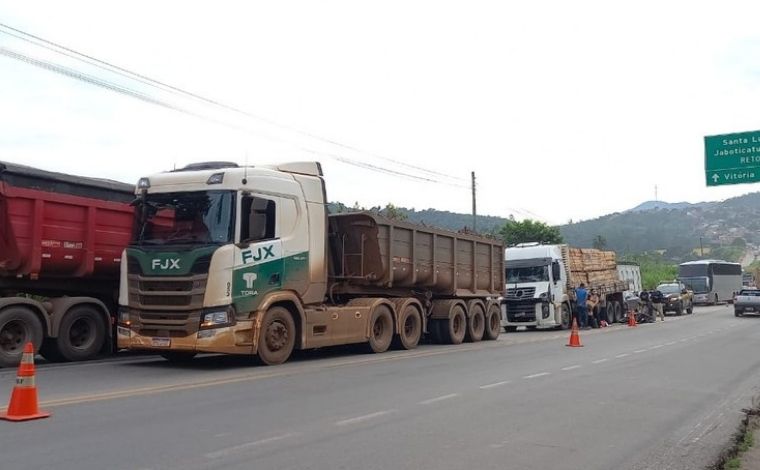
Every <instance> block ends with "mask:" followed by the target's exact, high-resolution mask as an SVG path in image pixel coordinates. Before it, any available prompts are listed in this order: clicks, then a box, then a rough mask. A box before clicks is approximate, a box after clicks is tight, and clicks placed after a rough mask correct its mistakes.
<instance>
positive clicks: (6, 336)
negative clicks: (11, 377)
mask: <svg viewBox="0 0 760 470" xmlns="http://www.w3.org/2000/svg"><path fill="white" fill-rule="evenodd" d="M44 334H45V333H44V331H43V329H42V322H40V320H39V318H37V315H35V314H34V312H32V311H31V310H29V309H28V308H24V307H8V308H6V309H3V310H2V311H0V367H15V366H17V365H18V364H19V362H21V355H22V354H23V352H24V346H25V345H26V343H28V342H31V343H32V344H33V345H34V350H35V351H37V350H39V348H40V346H41V345H42V338H43V336H44Z"/></svg>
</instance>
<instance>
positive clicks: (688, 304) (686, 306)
mask: <svg viewBox="0 0 760 470" xmlns="http://www.w3.org/2000/svg"><path fill="white" fill-rule="evenodd" d="M655 290H658V291H660V292H662V295H663V296H665V304H664V305H663V310H664V311H665V312H675V314H676V315H681V314H682V313H683V312H684V311H686V313H688V314H691V313H693V312H694V293H693V292H691V291H690V290H689V289H687V288H686V286H685V285H684V284H683V283H681V282H667V283H662V284H660V285H659V286H657V288H656V289H655Z"/></svg>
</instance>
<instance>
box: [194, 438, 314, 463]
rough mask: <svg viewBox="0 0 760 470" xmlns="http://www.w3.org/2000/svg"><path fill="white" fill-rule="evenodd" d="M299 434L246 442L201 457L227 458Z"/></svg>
mask: <svg viewBox="0 0 760 470" xmlns="http://www.w3.org/2000/svg"><path fill="white" fill-rule="evenodd" d="M299 434H300V433H293V432H291V433H288V434H283V435H281V436H274V437H268V438H266V439H260V440H258V441H253V442H246V443H245V444H240V445H237V446H232V447H227V448H225V449H221V450H217V451H215V452H209V453H208V454H203V456H204V457H206V458H207V459H218V458H220V457H225V456H227V455H229V454H232V453H235V452H240V451H241V450H245V449H249V448H251V447H257V446H260V445H264V444H269V443H271V442H277V441H282V440H285V439H288V438H291V437H295V436H297V435H299Z"/></svg>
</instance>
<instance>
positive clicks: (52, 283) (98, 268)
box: [0, 162, 134, 366]
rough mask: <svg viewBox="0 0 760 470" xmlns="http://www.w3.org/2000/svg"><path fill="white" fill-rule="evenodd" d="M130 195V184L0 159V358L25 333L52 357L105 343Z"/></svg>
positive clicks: (15, 351) (2, 360) (87, 352)
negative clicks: (57, 171)
mask: <svg viewBox="0 0 760 470" xmlns="http://www.w3.org/2000/svg"><path fill="white" fill-rule="evenodd" d="M133 199H134V187H133V186H132V185H128V184H124V183H118V182H114V181H108V180H101V179H95V178H83V177H78V176H72V175H65V174H61V173H53V172H48V171H43V170H38V169H36V168H31V167H28V166H24V165H17V164H12V163H4V162H0V294H2V295H1V296H0V366H8V365H12V364H13V363H17V362H18V360H19V358H20V356H21V349H22V348H23V345H24V343H25V342H26V341H32V342H33V343H34V344H35V346H36V347H37V348H40V347H41V348H42V353H43V354H44V355H45V356H46V357H48V358H50V359H58V360H78V359H86V358H89V357H91V356H93V355H95V354H97V352H98V351H99V350H100V349H102V347H103V346H104V344H105V345H107V344H109V343H110V341H109V339H110V337H111V334H110V332H111V315H112V313H113V314H115V312H113V309H112V307H113V305H114V303H115V300H116V298H115V295H116V293H117V291H118V282H119V272H120V263H121V255H122V251H123V250H124V248H125V247H126V245H127V244H128V243H129V239H130V237H131V232H132V224H133V208H132V207H131V206H130V202H131V201H132V200H133ZM18 294H25V295H24V296H18ZM29 295H31V296H34V299H38V300H33V299H30V298H28V296H29ZM40 298H45V299H47V300H46V301H44V302H43V301H39V299H40ZM43 340H44V346H43Z"/></svg>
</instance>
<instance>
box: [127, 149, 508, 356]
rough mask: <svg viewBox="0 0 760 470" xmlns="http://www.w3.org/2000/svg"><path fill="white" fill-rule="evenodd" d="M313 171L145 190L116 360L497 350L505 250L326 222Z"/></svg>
mask: <svg viewBox="0 0 760 470" xmlns="http://www.w3.org/2000/svg"><path fill="white" fill-rule="evenodd" d="M325 194H326V192H325V182H324V180H323V178H322V169H321V167H320V165H319V164H318V163H315V162H300V163H299V162H297V163H288V164H280V165H270V166H255V167H246V168H241V167H238V166H237V165H236V164H228V163H223V162H222V163H219V162H217V163H214V162H212V163H206V164H197V165H192V166H189V167H187V168H184V169H182V170H179V171H172V172H168V173H161V174H158V175H154V176H151V177H148V178H142V179H141V180H140V181H139V182H138V185H137V199H136V201H135V212H136V222H135V235H134V238H133V240H132V242H131V243H130V245H129V247H127V249H126V250H125V252H124V255H123V259H122V263H121V285H120V295H119V315H118V325H117V338H118V345H119V347H120V348H125V349H131V350H142V351H154V352H158V353H161V354H162V355H163V356H164V357H166V358H167V359H169V360H187V359H190V358H192V357H193V356H194V355H195V354H197V353H203V352H208V353H227V354H241V355H257V356H258V357H259V358H260V360H261V361H262V362H264V363H266V364H279V363H281V362H284V361H286V360H287V359H288V357H290V354H291V352H292V351H293V350H294V349H309V348H319V347H325V346H332V345H342V344H353V343H366V344H367V345H368V347H369V349H370V350H371V351H374V352H383V351H385V350H387V349H388V348H389V347H390V346H391V344H392V342H394V340H395V342H396V344H397V345H398V347H400V348H405V349H411V348H414V347H416V346H417V344H418V342H419V341H420V338H421V337H422V335H423V333H425V332H427V333H428V334H429V335H430V336H431V337H432V339H433V340H434V341H436V342H442V343H452V344H457V343H461V342H462V341H479V340H481V339H491V340H493V339H496V337H497V336H498V334H499V332H500V318H499V306H498V300H496V299H497V298H498V296H499V294H500V293H501V291H502V289H503V288H504V258H503V245H502V243H501V241H498V240H495V239H491V238H485V237H479V236H473V235H467V234H460V233H453V232H448V231H443V230H437V229H432V228H430V227H424V226H420V225H414V224H409V223H405V222H400V221H392V220H388V219H385V218H383V217H380V216H377V215H376V214H371V213H366V212H357V213H347V214H334V215H329V216H328V213H327V205H326V203H327V199H326V196H325Z"/></svg>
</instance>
